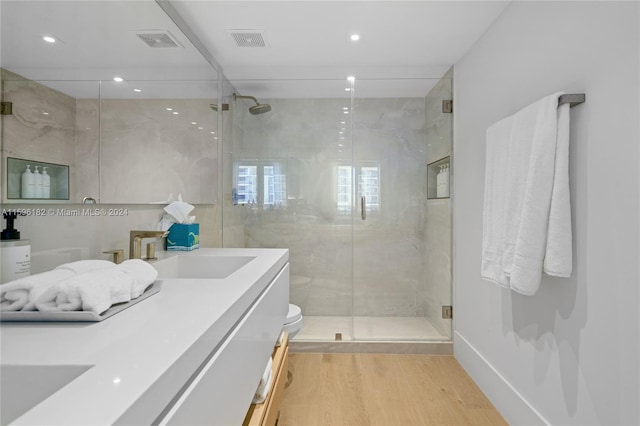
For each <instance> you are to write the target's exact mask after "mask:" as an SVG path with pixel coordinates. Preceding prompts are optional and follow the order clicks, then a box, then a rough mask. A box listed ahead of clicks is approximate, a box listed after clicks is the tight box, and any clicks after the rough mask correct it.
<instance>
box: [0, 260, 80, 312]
mask: <svg viewBox="0 0 640 426" xmlns="http://www.w3.org/2000/svg"><path fill="white" fill-rule="evenodd" d="M73 275H74V273H73V272H71V271H70V270H65V269H60V270H55V269H54V270H53V271H47V272H42V273H40V274H34V275H30V276H28V277H24V278H20V279H18V280H14V281H10V282H8V283H5V284H2V285H0V306H1V309H2V310H3V311H19V310H21V309H22V310H25V311H30V310H34V309H35V301H36V299H37V298H38V297H39V296H40V295H41V294H42V293H43V292H44V291H45V290H46V289H47V288H49V287H51V286H52V285H54V284H56V283H57V282H59V281H61V280H64V279H66V278H69V277H71V276H73Z"/></svg>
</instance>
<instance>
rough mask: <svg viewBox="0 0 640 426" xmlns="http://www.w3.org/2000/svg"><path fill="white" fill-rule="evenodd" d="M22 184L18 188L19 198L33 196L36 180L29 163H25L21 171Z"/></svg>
mask: <svg viewBox="0 0 640 426" xmlns="http://www.w3.org/2000/svg"><path fill="white" fill-rule="evenodd" d="M21 183H22V186H21V188H20V197H21V198H35V192H36V182H35V177H34V175H33V173H32V172H31V165H29V164H27V169H26V170H25V171H24V172H23V173H22V182H21Z"/></svg>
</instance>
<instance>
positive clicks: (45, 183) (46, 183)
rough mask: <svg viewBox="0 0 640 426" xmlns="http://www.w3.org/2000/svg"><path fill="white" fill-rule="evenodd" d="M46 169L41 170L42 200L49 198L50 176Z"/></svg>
mask: <svg viewBox="0 0 640 426" xmlns="http://www.w3.org/2000/svg"><path fill="white" fill-rule="evenodd" d="M47 168H48V167H43V168H42V198H51V176H49V173H47Z"/></svg>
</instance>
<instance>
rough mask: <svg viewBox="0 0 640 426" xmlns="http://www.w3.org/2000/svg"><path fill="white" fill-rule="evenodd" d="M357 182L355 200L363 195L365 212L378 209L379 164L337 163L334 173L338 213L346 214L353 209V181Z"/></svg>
mask: <svg viewBox="0 0 640 426" xmlns="http://www.w3.org/2000/svg"><path fill="white" fill-rule="evenodd" d="M354 180H357V182H358V187H357V190H358V193H357V197H356V200H358V202H359V201H360V197H362V196H364V197H366V200H367V203H366V205H367V213H376V212H379V211H380V166H379V165H377V164H376V165H359V166H356V167H355V168H354V167H353V166H345V165H339V166H338V168H337V174H336V183H337V188H336V207H337V210H338V213H339V214H344V215H348V214H351V213H352V212H353V211H354V208H355V203H354V200H353V190H354V186H353V182H354Z"/></svg>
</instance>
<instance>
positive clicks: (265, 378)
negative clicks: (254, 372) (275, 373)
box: [258, 357, 273, 390]
mask: <svg viewBox="0 0 640 426" xmlns="http://www.w3.org/2000/svg"><path fill="white" fill-rule="evenodd" d="M272 367H273V360H272V359H271V357H269V361H268V362H267V367H266V368H265V369H264V373H263V374H262V377H261V378H260V383H259V384H258V390H260V386H264V385H265V384H266V383H267V381H268V380H269V377H270V376H271V370H272Z"/></svg>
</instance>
